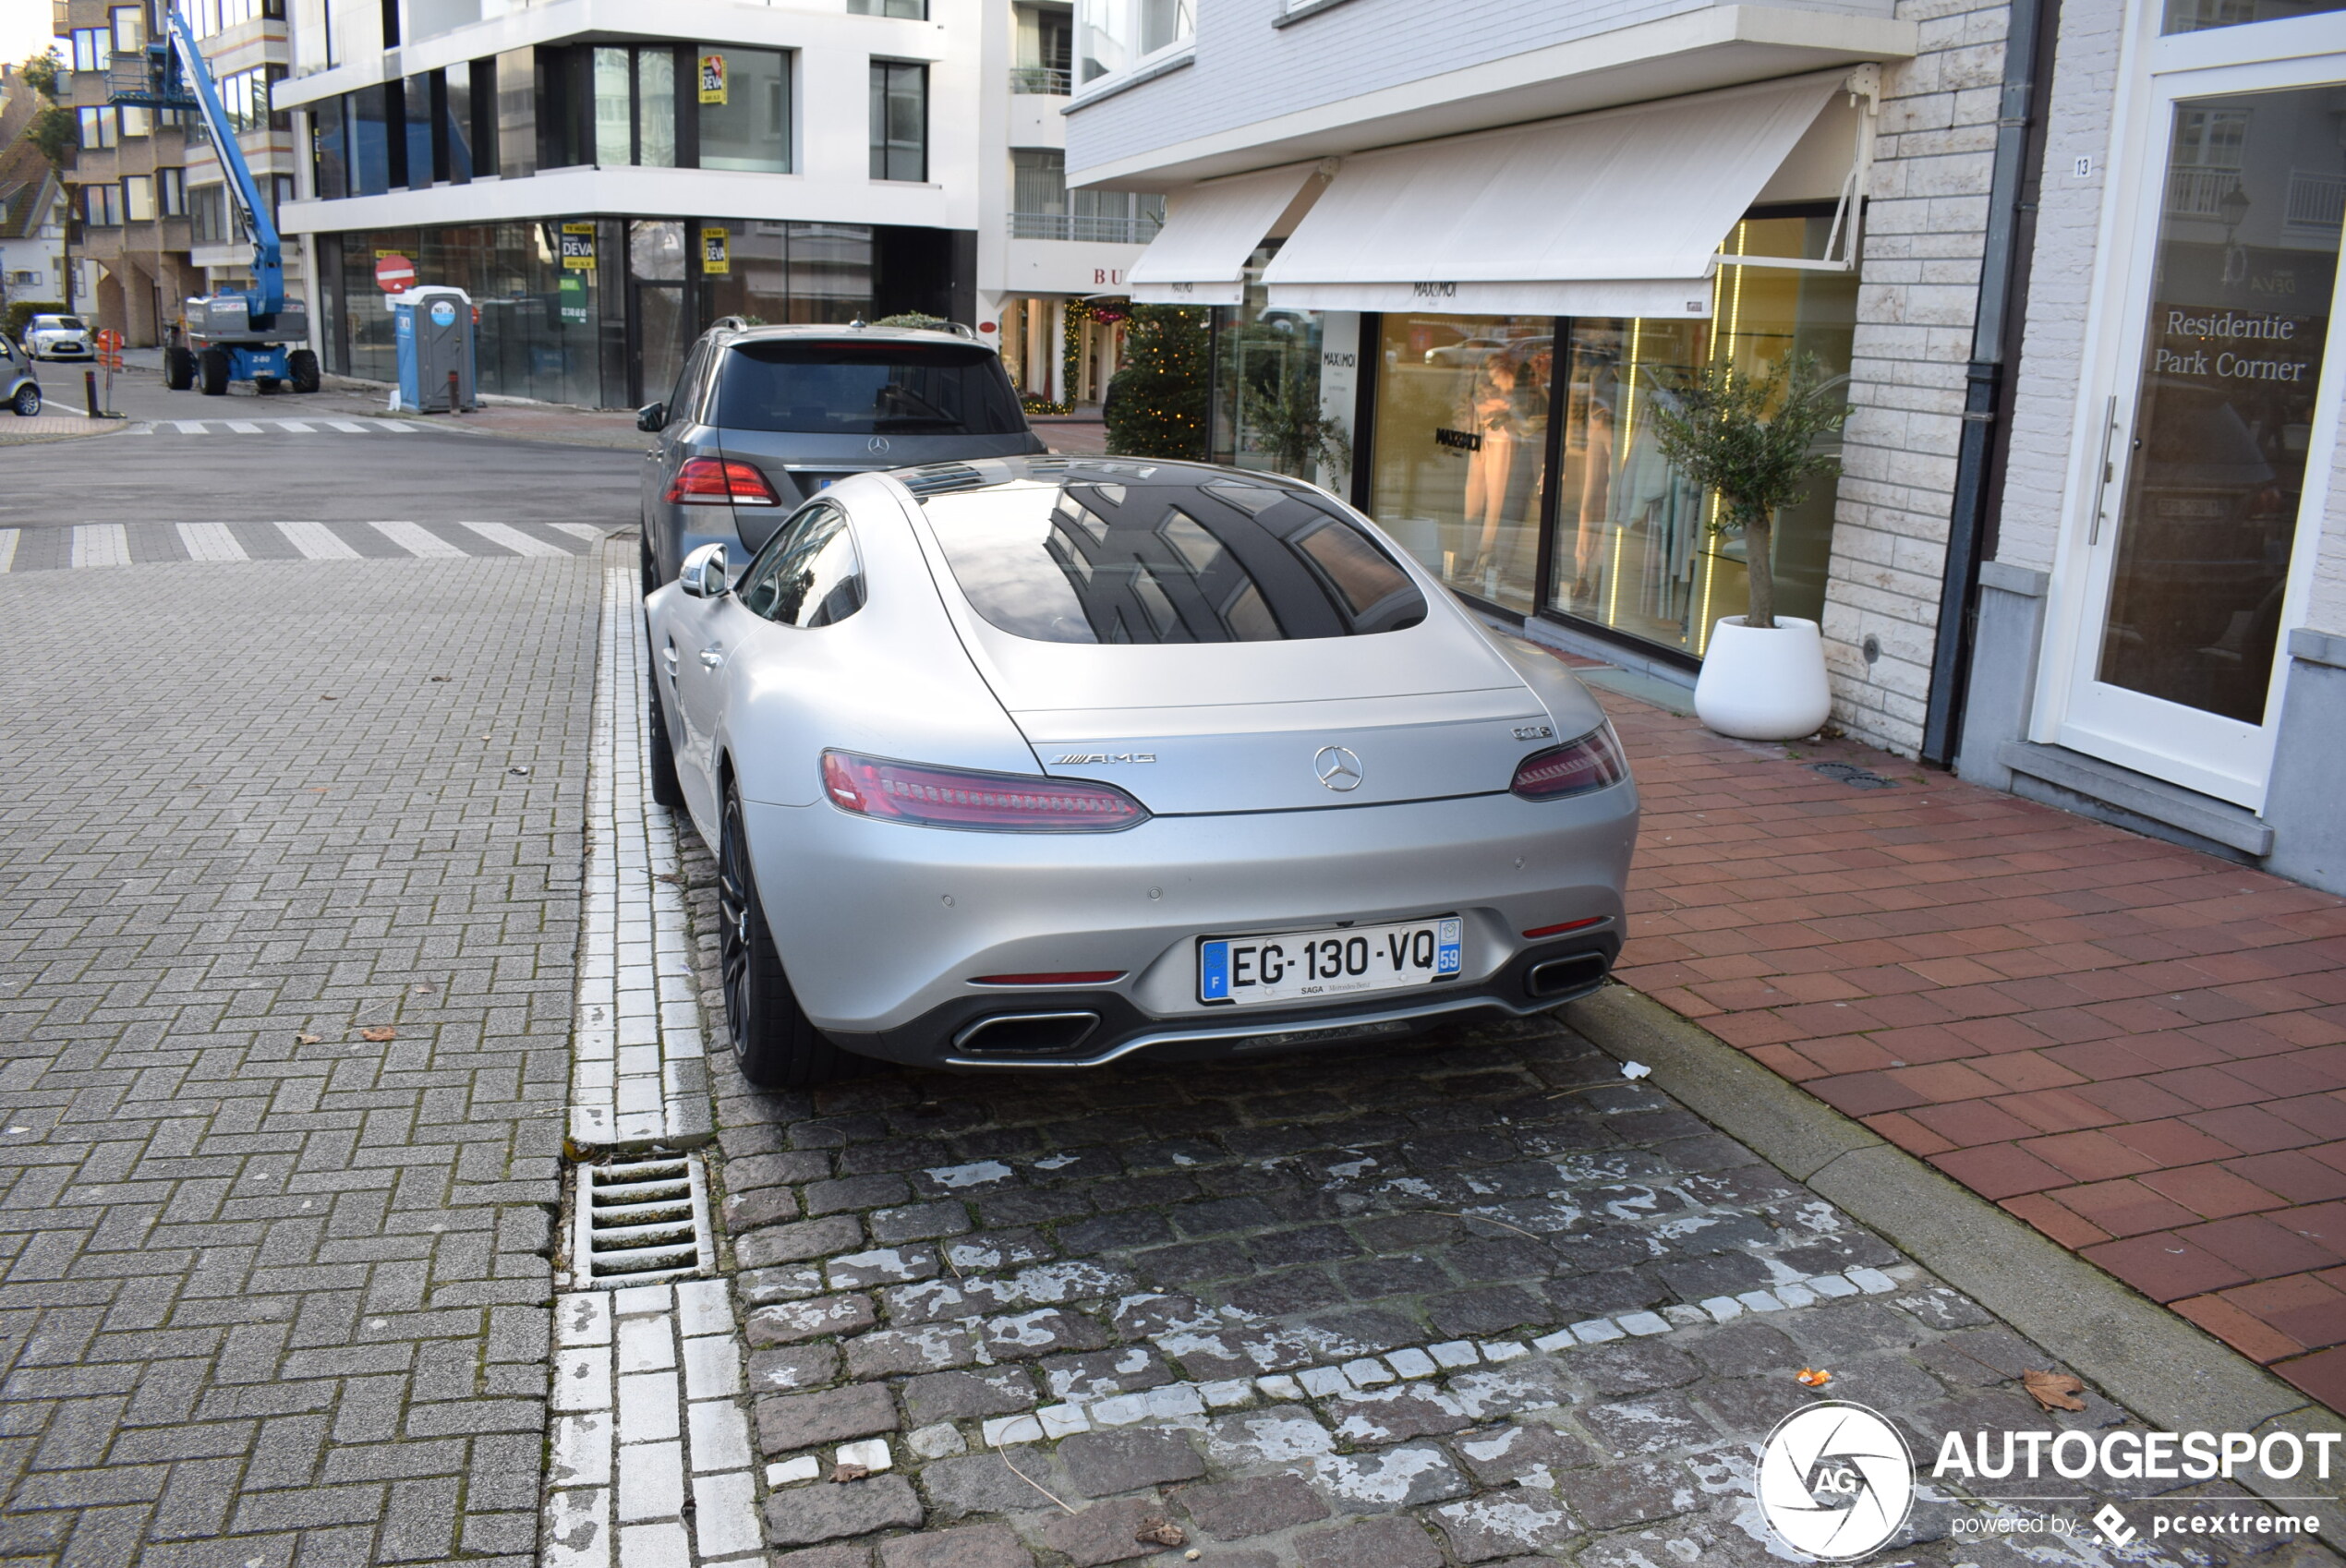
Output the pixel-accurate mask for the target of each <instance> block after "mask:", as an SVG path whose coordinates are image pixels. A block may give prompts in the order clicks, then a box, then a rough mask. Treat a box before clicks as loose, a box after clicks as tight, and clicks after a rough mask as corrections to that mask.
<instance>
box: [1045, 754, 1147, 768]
mask: <svg viewBox="0 0 2346 1568" xmlns="http://www.w3.org/2000/svg"><path fill="white" fill-rule="evenodd" d="M1155 760H1156V754H1155V752H1070V753H1068V754H1067V755H1065V756H1063V757H1061V758H1059V759H1058V761H1057V762H1055V763H1053V764H1051V766H1053V767H1083V766H1088V765H1090V764H1092V763H1099V762H1155Z"/></svg>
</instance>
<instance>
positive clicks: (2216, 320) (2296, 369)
mask: <svg viewBox="0 0 2346 1568" xmlns="http://www.w3.org/2000/svg"><path fill="white" fill-rule="evenodd" d="M2159 322H2160V324H2161V325H2162V326H2163V327H2164V328H2165V331H2164V332H2163V333H2162V334H2161V338H2162V340H2163V341H2161V342H2160V343H2159V344H2157V346H2155V347H2154V348H2153V349H2152V350H2151V356H2150V357H2151V365H2150V368H2151V373H2152V374H2153V375H2159V376H2189V377H2195V378H2197V379H2200V380H2217V381H2289V382H2310V381H2311V380H2313V378H2314V374H2315V368H2316V366H2317V365H2318V364H2319V363H2320V359H2321V347H2322V345H2321V334H2320V332H2319V331H2318V330H2317V324H2316V323H2309V322H2306V321H2304V320H2298V319H2297V318H2295V317H2292V316H2268V315H2264V314H2261V313H2256V312H2246V311H2238V310H2217V311H2213V312H2209V311H2206V310H2203V309H2201V308H2196V307H2190V306H2173V305H2166V306H2162V307H2161V308H2160V309H2159Z"/></svg>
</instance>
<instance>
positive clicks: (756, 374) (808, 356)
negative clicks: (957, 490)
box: [709, 342, 1026, 436]
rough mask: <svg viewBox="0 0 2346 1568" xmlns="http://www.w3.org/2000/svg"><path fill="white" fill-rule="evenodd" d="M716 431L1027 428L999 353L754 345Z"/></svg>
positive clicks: (735, 354) (720, 391) (722, 386)
mask: <svg viewBox="0 0 2346 1568" xmlns="http://www.w3.org/2000/svg"><path fill="white" fill-rule="evenodd" d="M709 423H711V424H713V425H719V426H722V427H723V428H727V429H734V430H780V431H786V432H789V433H791V434H795V435H830V436H1009V435H1016V434H1019V433H1020V432H1022V431H1023V430H1024V429H1025V428H1026V417H1025V416H1024V415H1023V414H1022V413H1021V412H1020V411H1019V406H1018V397H1017V394H1016V393H1015V392H1012V391H1011V389H1010V378H1009V377H1008V376H1006V375H1004V374H1003V372H1002V365H1001V361H1000V360H998V359H997V358H996V357H995V356H994V355H993V353H992V352H991V351H990V350H987V349H984V348H980V347H978V346H976V345H975V344H972V345H970V346H968V347H966V348H964V347H961V346H959V345H957V344H925V343H870V344H840V343H789V342H780V343H745V344H737V345H736V346H735V347H734V349H733V351H732V353H731V354H729V355H727V356H725V367H724V369H723V371H722V372H721V374H720V377H719V380H718V388H717V406H716V414H715V417H713V418H712V419H710V420H709Z"/></svg>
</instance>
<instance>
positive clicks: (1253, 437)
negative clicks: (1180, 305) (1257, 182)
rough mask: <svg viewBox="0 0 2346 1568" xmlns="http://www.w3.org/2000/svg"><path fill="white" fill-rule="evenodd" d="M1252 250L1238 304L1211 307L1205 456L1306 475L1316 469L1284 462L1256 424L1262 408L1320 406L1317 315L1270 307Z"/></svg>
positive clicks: (1263, 412)
mask: <svg viewBox="0 0 2346 1568" xmlns="http://www.w3.org/2000/svg"><path fill="white" fill-rule="evenodd" d="M1266 259H1268V257H1267V255H1266V254H1264V253H1258V254H1257V256H1256V265H1255V266H1254V267H1252V268H1250V269H1249V271H1248V274H1247V284H1246V298H1245V302H1244V303H1243V304H1241V305H1239V306H1236V307H1227V306H1225V307H1217V308H1215V334H1214V402H1213V412H1212V421H1213V422H1212V428H1211V430H1210V433H1209V435H1208V438H1207V439H1208V440H1209V441H1210V442H1211V448H1210V452H1209V455H1210V456H1211V457H1212V459H1213V460H1214V461H1215V462H1216V463H1226V464H1231V465H1233V466H1235V467H1240V468H1261V469H1272V470H1276V471H1280V472H1290V471H1293V470H1295V469H1301V470H1302V471H1300V472H1296V473H1295V477H1297V478H1300V479H1309V478H1312V477H1313V476H1314V475H1313V472H1312V470H1313V469H1314V468H1315V467H1316V464H1289V463H1288V462H1286V461H1284V460H1283V459H1282V458H1281V456H1280V454H1279V453H1278V452H1277V451H1276V445H1277V443H1276V440H1266V439H1265V433H1264V430H1263V428H1261V427H1262V423H1263V420H1264V416H1265V415H1266V412H1267V411H1268V405H1271V404H1277V403H1280V402H1284V403H1285V404H1286V405H1287V406H1288V407H1289V408H1299V407H1303V408H1316V407H1317V406H1318V405H1319V401H1320V313H1319V312H1318V311H1316V310H1294V309H1273V308H1270V306H1269V303H1268V302H1269V294H1268V291H1267V290H1265V289H1264V286H1263V284H1262V283H1261V282H1259V281H1258V273H1259V271H1260V265H1261V263H1262V262H1263V261H1264V260H1266Z"/></svg>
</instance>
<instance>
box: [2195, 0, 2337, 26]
mask: <svg viewBox="0 0 2346 1568" xmlns="http://www.w3.org/2000/svg"><path fill="white" fill-rule="evenodd" d="M2340 10H2346V0H2167V15H2166V21H2165V25H2164V26H2163V27H2161V28H2160V29H2159V30H2160V31H2161V32H2170V33H2173V32H2202V31H2205V30H2207V29H2208V28H2218V27H2240V26H2243V24H2245V23H2248V22H2270V21H2279V20H2280V19H2282V18H2287V17H2310V16H2314V15H2316V14H2317V13H2319V12H2323V11H2340Z"/></svg>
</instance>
